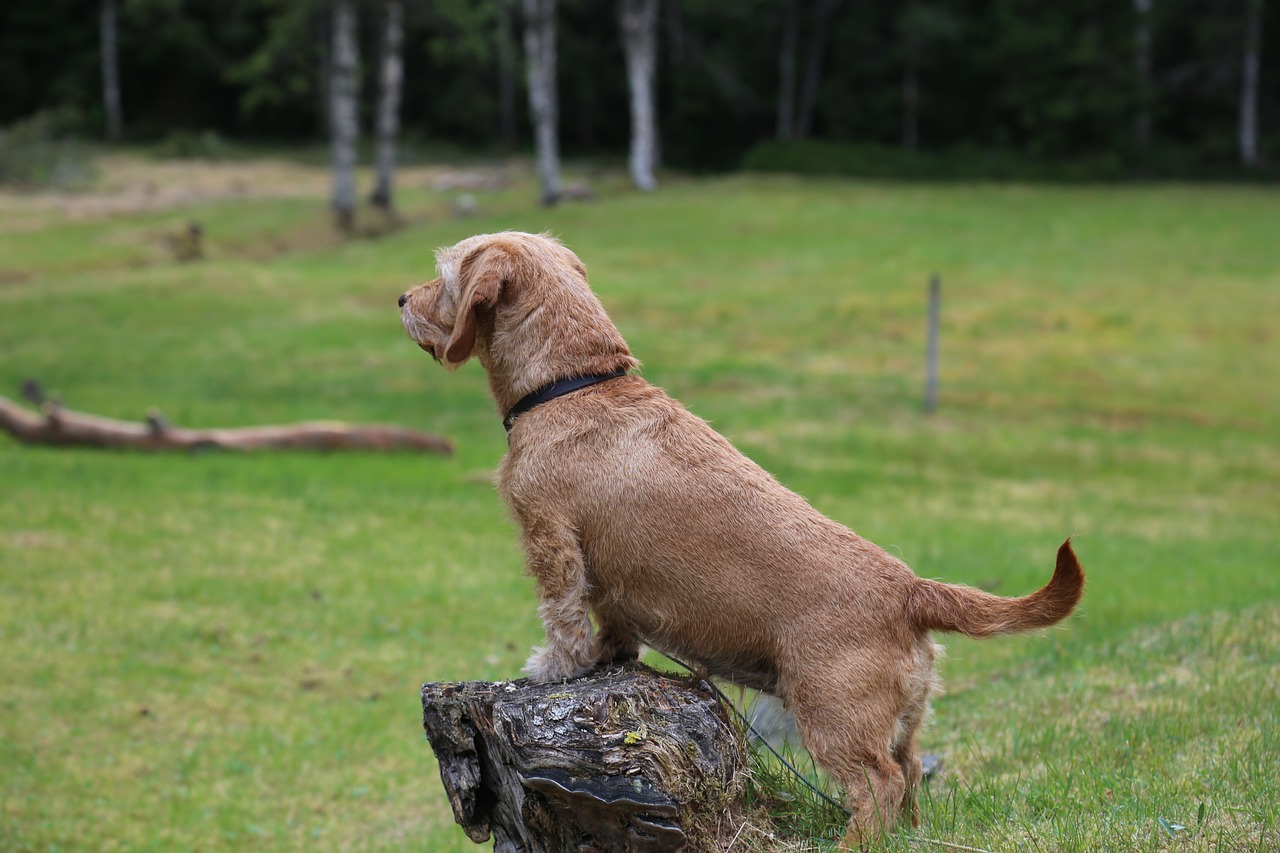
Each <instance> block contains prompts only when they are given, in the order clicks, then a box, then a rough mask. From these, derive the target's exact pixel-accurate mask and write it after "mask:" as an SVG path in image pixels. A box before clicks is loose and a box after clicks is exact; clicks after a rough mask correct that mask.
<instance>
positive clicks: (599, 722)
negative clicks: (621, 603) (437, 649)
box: [422, 664, 744, 853]
mask: <svg viewBox="0 0 1280 853" xmlns="http://www.w3.org/2000/svg"><path fill="white" fill-rule="evenodd" d="M422 722H423V728H425V729H426V731H427V738H428V739H429V740H430V741H431V748H432V749H433V750H435V754H436V758H437V760H438V761H439V764H440V780H441V782H443V783H444V788H445V791H446V792H447V793H448V795H449V802H450V804H451V805H452V806H453V815H454V818H455V819H456V820H457V822H458V823H459V824H460V825H461V826H462V828H463V829H464V830H465V831H466V833H467V835H468V836H469V837H470V838H471V840H472V841H475V842H476V843H481V842H484V841H486V840H488V839H489V838H490V836H492V837H493V839H494V850H495V851H497V853H503V851H530V853H532V852H533V851H548V853H561V851H580V852H581V853H595V851H599V853H615V851H637V853H639V851H672V850H689V851H699V850H713V849H723V845H724V843H725V842H726V841H727V840H728V839H729V838H731V837H732V836H733V833H734V831H735V830H736V829H737V825H738V817H739V809H740V795H741V791H742V783H743V778H742V770H743V766H744V765H743V758H742V755H743V748H742V743H741V741H740V738H739V735H738V733H737V732H736V731H735V730H734V727H733V726H732V725H730V723H729V721H728V719H727V717H726V715H725V712H724V709H723V708H721V706H720V704H719V703H718V702H717V701H716V697H715V694H714V693H713V692H712V690H711V688H710V687H709V686H708V685H707V684H706V683H705V682H702V681H699V680H697V679H692V678H687V677H686V678H679V677H673V676H671V675H668V674H664V673H659V672H657V671H655V670H652V669H650V668H648V667H646V666H643V665H642V664H627V665H621V666H614V667H610V668H606V669H603V670H598V671H597V672H595V673H592V674H590V675H588V676H585V677H583V678H580V679H577V680H574V681H568V682H563V683H557V684H531V683H529V682H528V681H526V680H520V681H512V682H496V683H492V682H484V681H469V682H462V683H452V684H446V683H433V684H426V685H423V688H422Z"/></svg>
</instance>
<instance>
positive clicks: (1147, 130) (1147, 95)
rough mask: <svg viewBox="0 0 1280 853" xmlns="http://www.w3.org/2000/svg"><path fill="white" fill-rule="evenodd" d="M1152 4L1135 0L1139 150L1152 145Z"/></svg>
mask: <svg viewBox="0 0 1280 853" xmlns="http://www.w3.org/2000/svg"><path fill="white" fill-rule="evenodd" d="M1151 4H1152V0H1133V14H1134V17H1135V19H1136V21H1135V27H1134V32H1133V70H1134V77H1135V78H1136V79H1135V80H1134V83H1135V84H1136V86H1137V89H1138V108H1137V110H1136V111H1135V112H1134V115H1133V141H1134V144H1135V145H1137V147H1138V148H1146V147H1147V146H1148V145H1150V144H1151Z"/></svg>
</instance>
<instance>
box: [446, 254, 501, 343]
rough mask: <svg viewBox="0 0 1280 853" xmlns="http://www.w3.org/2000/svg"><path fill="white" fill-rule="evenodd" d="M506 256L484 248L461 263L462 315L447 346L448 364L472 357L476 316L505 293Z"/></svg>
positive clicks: (460, 313) (459, 316) (460, 305)
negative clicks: (504, 262)
mask: <svg viewBox="0 0 1280 853" xmlns="http://www.w3.org/2000/svg"><path fill="white" fill-rule="evenodd" d="M503 259H504V253H503V252H501V251H500V250H497V249H492V248H489V247H482V248H480V249H477V250H476V251H474V252H472V253H471V254H469V255H467V256H466V257H465V258H463V260H462V263H461V264H459V265H458V315H457V317H456V318H455V319H454V325H453V334H451V335H450V336H449V343H448V344H446V345H445V348H444V360H445V363H446V364H450V365H458V364H462V363H463V362H464V361H466V360H467V359H469V358H471V351H472V350H473V349H475V346H476V323H477V317H476V315H477V314H478V313H479V312H480V309H482V308H492V307H493V306H494V305H496V304H497V302H498V295H499V294H500V293H501V292H502V283H503V278H504V275H503V272H504V270H503V268H504V266H505V265H504V264H503V263H502V261H503Z"/></svg>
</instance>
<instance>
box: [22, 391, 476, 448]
mask: <svg viewBox="0 0 1280 853" xmlns="http://www.w3.org/2000/svg"><path fill="white" fill-rule="evenodd" d="M0 429H3V430H4V431H5V432H7V433H9V434H10V435H12V436H13V437H14V438H16V439H18V441H21V442H23V443H24V444H45V445H54V446H59V447H106V448H114V449H124V450H203V449H219V450H244V451H251V450H373V451H384V452H385V451H392V450H412V451H419V452H424V453H442V454H445V455H448V454H451V453H453V444H452V443H451V442H450V441H449V440H448V439H445V438H441V437H439V436H435V435H430V434H428V433H425V432H419V431H418V430H413V429H408V428H406V427H400V426H392V425H388V424H346V423H342V422H340V421H307V422H303V423H296V424H278V425H270V426H253V427H232V428H227V429H184V428H182V427H177V426H174V425H173V424H171V423H169V422H168V421H167V420H165V419H164V417H163V416H162V415H160V414H159V413H157V412H152V413H150V414H148V415H147V419H146V421H144V422H137V421H121V420H116V419H115V418H104V417H101V416H99V415H91V414H87V413H85V412H76V411H72V410H71V409H64V408H63V407H62V406H61V405H59V404H57V403H52V402H45V403H43V404H42V405H41V409H40V412H39V413H35V412H31V411H29V410H28V409H26V408H25V407H23V406H20V405H18V404H17V403H15V402H14V401H12V400H10V399H9V398H8V397H5V396H4V395H0Z"/></svg>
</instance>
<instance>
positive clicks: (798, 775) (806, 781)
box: [667, 655, 853, 818]
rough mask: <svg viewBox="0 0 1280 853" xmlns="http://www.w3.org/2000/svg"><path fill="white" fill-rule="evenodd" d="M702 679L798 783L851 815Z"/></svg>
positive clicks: (731, 702) (707, 680)
mask: <svg viewBox="0 0 1280 853" xmlns="http://www.w3.org/2000/svg"><path fill="white" fill-rule="evenodd" d="M667 659H668V660H670V661H671V662H673V663H677V664H679V665H680V666H682V667H684V668H685V669H687V670H688V671H689V674H690V675H693V676H695V677H700V675H699V673H698V672H696V671H695V670H694V668H693V667H691V666H689V664H687V663H685V662H684V661H682V660H678V659H676V658H673V657H671V655H667ZM702 681H703V683H705V684H706V685H707V686H708V687H710V688H711V690H712V692H713V693H715V694H716V697H717V698H718V699H719V700H720V705H721V707H725V708H728V709H729V710H730V711H732V712H733V715H734V716H735V717H737V718H738V721H739V722H741V723H742V725H744V726H746V729H747V731H748V732H750V733H751V735H752V736H753V737H754V738H755V739H756V742H757V743H760V744H761V745H763V746H764V748H765V749H767V750H769V752H770V753H772V754H773V757H774V758H776V759H778V762H779V763H781V764H782V766H783V767H785V768H787V770H789V771H790V772H791V775H792V776H795V777H796V779H798V780H799V781H800V784H802V785H804V786H805V787H806V788H808V789H809V790H810V791H812V792H813V793H815V794H817V795H818V797H820V798H821V799H822V800H823V801H825V802H826V803H827V804H828V805H831V806H834V807H836V808H837V809H839V810H840V813H841V814H843V815H844V816H845V817H846V818H849V817H853V812H851V811H849V810H848V809H846V808H845V807H844V804H843V803H841V802H840V801H839V800H837V799H835V798H834V797H832V796H831V795H830V794H828V793H827V792H826V791H824V790H822V789H821V788H819V787H818V786H817V785H815V784H813V782H811V781H809V779H808V777H807V776H805V775H804V774H803V773H801V772H800V771H799V770H797V769H796V766H795V765H794V764H792V763H791V762H790V761H788V760H787V759H786V758H784V757H783V756H782V753H780V752H778V750H776V749H774V748H773V744H771V743H769V741H768V740H767V739H765V736H764V735H762V734H760V732H759V731H758V730H757V729H756V727H755V726H754V725H752V724H751V721H750V720H748V719H747V716H746V714H743V713H742V712H741V711H739V710H738V708H737V706H736V705H734V704H733V700H732V699H730V698H729V697H728V696H726V695H725V694H724V691H723V690H721V689H720V688H719V687H718V686H716V684H715V682H713V681H711V679H710V678H703V679H702Z"/></svg>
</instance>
